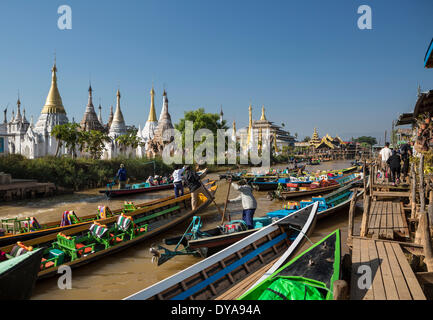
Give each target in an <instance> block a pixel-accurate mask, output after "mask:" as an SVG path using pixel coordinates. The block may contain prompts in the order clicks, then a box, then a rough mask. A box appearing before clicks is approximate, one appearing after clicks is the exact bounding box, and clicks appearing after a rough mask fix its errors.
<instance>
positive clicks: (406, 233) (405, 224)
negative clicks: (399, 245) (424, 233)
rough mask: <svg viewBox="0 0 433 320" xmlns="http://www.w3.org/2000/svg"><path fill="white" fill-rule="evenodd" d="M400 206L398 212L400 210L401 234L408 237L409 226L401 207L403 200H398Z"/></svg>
mask: <svg viewBox="0 0 433 320" xmlns="http://www.w3.org/2000/svg"><path fill="white" fill-rule="evenodd" d="M400 207H401V208H402V209H401V211H400V212H401V219H402V222H403V234H404V235H405V236H406V237H409V226H408V225H407V219H406V214H405V213H404V209H403V202H400Z"/></svg>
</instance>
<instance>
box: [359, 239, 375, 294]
mask: <svg viewBox="0 0 433 320" xmlns="http://www.w3.org/2000/svg"><path fill="white" fill-rule="evenodd" d="M370 241H372V240H361V264H360V265H361V266H368V267H369V268H370V270H371V265H370V257H369V245H368V243H369V242H370ZM362 300H374V292H373V286H371V287H370V288H369V289H367V292H365V295H364V297H363V298H362Z"/></svg>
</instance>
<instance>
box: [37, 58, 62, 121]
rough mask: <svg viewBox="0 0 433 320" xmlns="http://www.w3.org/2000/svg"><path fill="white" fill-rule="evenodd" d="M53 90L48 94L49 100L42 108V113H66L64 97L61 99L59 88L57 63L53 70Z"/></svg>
mask: <svg viewBox="0 0 433 320" xmlns="http://www.w3.org/2000/svg"><path fill="white" fill-rule="evenodd" d="M51 72H52V76H51V88H50V91H49V92H48V96H47V100H46V101H45V105H44V107H43V108H42V112H41V113H47V114H48V113H65V114H66V111H65V108H64V107H63V103H62V97H60V93H59V89H58V88H57V75H56V72H57V67H56V62H54V65H53V68H52V69H51Z"/></svg>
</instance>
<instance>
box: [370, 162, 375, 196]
mask: <svg viewBox="0 0 433 320" xmlns="http://www.w3.org/2000/svg"><path fill="white" fill-rule="evenodd" d="M374 176H375V174H374V166H373V165H371V166H370V178H369V179H370V185H369V189H370V190H369V193H370V197H372V196H373V183H374V181H375V177H374Z"/></svg>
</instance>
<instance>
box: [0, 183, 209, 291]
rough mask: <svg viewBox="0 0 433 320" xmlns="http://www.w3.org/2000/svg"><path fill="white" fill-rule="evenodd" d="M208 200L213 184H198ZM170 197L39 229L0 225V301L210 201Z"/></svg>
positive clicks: (31, 224) (18, 223)
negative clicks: (194, 201)
mask: <svg viewBox="0 0 433 320" xmlns="http://www.w3.org/2000/svg"><path fill="white" fill-rule="evenodd" d="M204 185H205V187H206V188H207V189H208V190H209V192H210V194H211V195H212V196H213V195H214V194H215V192H216V189H217V186H216V183H215V181H210V182H207V183H204ZM190 198H191V194H190V193H187V194H185V195H184V196H181V197H178V198H174V196H170V197H166V198H162V199H158V200H153V201H149V202H146V203H142V204H137V205H135V204H134V203H132V202H125V204H124V207H123V208H122V209H119V210H114V211H111V210H110V209H109V208H108V207H104V206H100V207H98V210H97V211H96V213H95V214H94V215H88V216H83V217H80V218H78V217H77V215H76V214H75V213H74V212H73V211H66V212H64V213H63V215H62V219H61V220H60V221H54V222H49V223H46V224H40V223H38V221H37V220H36V219H35V218H34V217H29V218H14V219H3V220H1V226H0V227H1V230H2V233H1V234H0V261H1V262H0V299H26V298H29V297H30V295H31V292H32V289H33V287H34V283H35V281H36V280H37V279H40V278H45V277H50V276H53V275H55V274H57V271H58V268H59V267H60V266H61V265H68V266H70V267H71V268H75V267H79V266H82V265H84V264H87V263H89V262H92V261H95V260H98V259H100V258H102V257H105V256H107V255H110V254H112V253H115V252H118V251H121V250H124V249H126V248H128V247H130V246H132V245H135V244H137V243H140V242H143V241H145V240H147V239H150V238H152V237H154V236H155V235H158V234H160V233H162V232H164V231H166V230H168V229H170V228H173V227H174V226H176V225H179V224H180V223H182V222H184V221H186V220H187V219H188V218H191V217H192V216H194V215H196V214H198V213H200V212H201V211H203V210H204V209H205V208H206V207H207V206H208V205H209V204H210V203H211V201H212V199H208V198H206V196H205V195H203V194H199V200H200V204H199V206H198V207H197V208H196V209H195V210H192V209H191V201H190Z"/></svg>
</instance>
